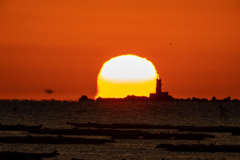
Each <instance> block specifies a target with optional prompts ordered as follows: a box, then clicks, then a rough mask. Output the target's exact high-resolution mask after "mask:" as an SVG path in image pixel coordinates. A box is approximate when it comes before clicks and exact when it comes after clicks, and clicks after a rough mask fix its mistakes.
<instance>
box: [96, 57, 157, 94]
mask: <svg viewBox="0 0 240 160" xmlns="http://www.w3.org/2000/svg"><path fill="white" fill-rule="evenodd" d="M156 78H157V71H156V69H155V67H154V65H153V64H152V62H150V61H149V60H147V59H146V58H142V57H139V56H136V55H131V54H128V55H121V56H118V57H114V58H111V59H110V60H108V61H106V62H105V63H104V64H103V66H102V68H101V70H100V72H99V74H98V78H97V87H98V91H97V95H96V96H95V98H98V97H101V98H124V97H126V96H127V95H135V96H149V94H150V93H154V92H155V87H156V86H155V85H156Z"/></svg>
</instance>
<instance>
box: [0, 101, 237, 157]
mask: <svg viewBox="0 0 240 160" xmlns="http://www.w3.org/2000/svg"><path fill="white" fill-rule="evenodd" d="M66 122H80V123H88V122H92V123H133V124H139V123H141V124H142V123H143V124H156V125H163V124H169V125H190V126H192V125H194V126H219V125H222V126H236V127H240V103H237V102H138V101H135V102H99V103H97V102H90V101H85V102H51V101H50V102H49V101H48V102H34V101H28V102H24V103H23V102H21V103H19V102H4V101H0V123H1V124H25V125H39V124H42V125H43V127H48V128H72V126H70V125H66ZM143 131H144V130H143ZM146 131H148V132H150V133H156V132H164V131H167V130H146ZM170 132H173V133H175V132H177V131H176V130H170ZM181 133H182V132H181ZM186 133H188V132H186ZM209 134H213V135H215V136H216V138H214V139H209V140H202V141H200V143H201V144H210V143H214V144H238V145H240V136H232V135H231V133H209ZM20 135H21V136H26V135H29V134H28V133H26V132H22V131H21V132H20V131H1V132H0V136H20ZM33 135H34V134H33ZM81 137H84V136H81ZM85 137H89V136H85ZM91 138H111V137H101V136H94V137H93V136H91ZM116 141H117V143H113V144H105V145H83V144H76V145H65V144H64V145H49V144H0V150H1V151H20V152H52V151H54V150H57V151H58V152H59V153H60V155H58V156H56V157H54V158H52V159H58V160H67V159H68V160H70V159H72V158H77V159H86V160H88V159H126V160H128V159H162V158H164V159H166V160H168V159H169V160H170V159H171V160H173V159H179V160H180V159H184V160H194V159H196V160H197V159H204V160H220V159H226V160H230V159H240V153H188V152H170V151H165V150H162V149H159V148H155V146H156V145H158V144H161V143H170V144H197V143H198V142H197V141H196V140H116Z"/></svg>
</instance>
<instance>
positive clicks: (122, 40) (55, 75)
mask: <svg viewBox="0 0 240 160" xmlns="http://www.w3.org/2000/svg"><path fill="white" fill-rule="evenodd" d="M129 53H130V54H135V55H138V56H141V57H144V58H147V59H148V60H150V61H151V62H152V63H153V64H154V65H155V67H156V69H157V70H158V72H159V75H160V77H161V78H162V82H163V87H162V88H163V91H168V92H169V93H170V95H172V96H173V97H175V98H188V97H190V98H191V97H198V98H204V97H205V98H208V99H211V98H212V97H213V96H216V98H219V99H222V98H225V97H228V96H231V98H238V99H240V71H239V69H240V63H239V60H240V1H239V0H194V1H193V0H147V1H146V0H119V1H118V0H116V1H113V0H101V1H98V0H96V1H94V0H89V1H77V0H76V1H71V0H68V1H63V0H39V1H38V0H36V1H33V0H1V1H0V71H1V75H0V99H52V98H54V99H61V100H63V99H66V100H77V99H78V98H79V97H81V95H83V94H84V95H87V96H88V97H90V98H93V97H94V96H95V94H96V90H97V75H98V73H99V71H100V69H101V67H102V65H103V63H104V62H105V61H107V60H109V59H110V58H112V57H115V56H119V55H123V54H129ZM46 89H51V90H53V93H52V94H47V93H46V92H44V90H46Z"/></svg>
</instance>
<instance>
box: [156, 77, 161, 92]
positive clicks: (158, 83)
mask: <svg viewBox="0 0 240 160" xmlns="http://www.w3.org/2000/svg"><path fill="white" fill-rule="evenodd" d="M156 81H157V86H156V94H157V95H160V94H161V93H162V80H161V79H159V78H157V79H156Z"/></svg>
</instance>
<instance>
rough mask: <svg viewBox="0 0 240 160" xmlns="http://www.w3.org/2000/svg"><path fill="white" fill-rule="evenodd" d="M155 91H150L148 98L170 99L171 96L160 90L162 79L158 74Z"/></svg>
mask: <svg viewBox="0 0 240 160" xmlns="http://www.w3.org/2000/svg"><path fill="white" fill-rule="evenodd" d="M156 82H157V84H156V93H150V96H149V98H150V100H157V101H170V100H172V99H173V98H172V96H170V95H168V92H162V80H161V78H159V76H158V77H157V79H156Z"/></svg>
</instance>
